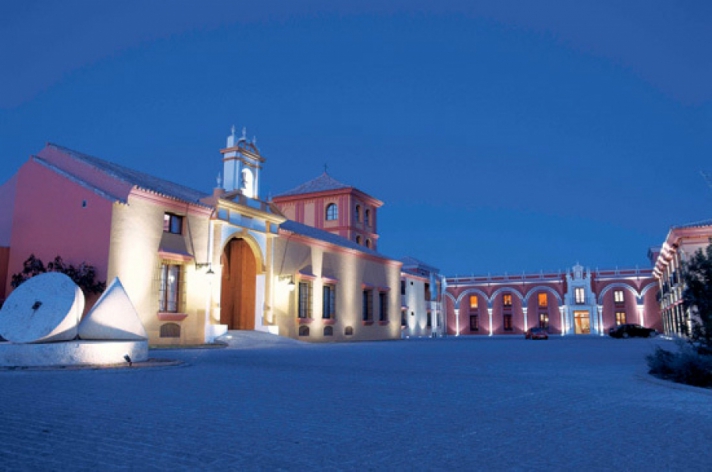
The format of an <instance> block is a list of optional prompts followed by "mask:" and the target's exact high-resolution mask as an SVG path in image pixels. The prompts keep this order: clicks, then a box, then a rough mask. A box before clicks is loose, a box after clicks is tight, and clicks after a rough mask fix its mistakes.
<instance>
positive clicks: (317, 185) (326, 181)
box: [275, 171, 355, 197]
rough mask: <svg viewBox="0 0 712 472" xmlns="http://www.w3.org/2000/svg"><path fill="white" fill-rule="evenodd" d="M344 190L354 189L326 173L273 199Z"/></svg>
mask: <svg viewBox="0 0 712 472" xmlns="http://www.w3.org/2000/svg"><path fill="white" fill-rule="evenodd" d="M345 188H355V187H354V186H353V185H348V184H345V183H343V182H340V181H338V180H336V179H335V178H333V177H332V176H330V175H329V174H328V173H327V172H326V171H324V172H322V173H321V174H320V175H318V176H317V177H315V178H313V179H311V180H308V181H306V182H304V183H303V184H301V185H298V186H297V187H294V188H293V189H291V190H288V191H286V192H283V193H280V194H278V195H275V197H282V196H288V195H301V194H305V193H315V192H326V191H329V190H338V189H345Z"/></svg>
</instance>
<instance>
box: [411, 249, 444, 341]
mask: <svg viewBox="0 0 712 472" xmlns="http://www.w3.org/2000/svg"><path fill="white" fill-rule="evenodd" d="M401 262H403V270H402V271H401V281H400V295H401V309H400V320H401V321H400V323H401V337H403V338H413V337H415V338H417V337H438V336H443V335H444V334H445V319H444V313H443V311H442V294H443V287H444V285H445V284H444V277H443V276H441V275H440V273H439V271H438V269H436V268H434V267H432V266H430V265H428V264H426V263H424V262H422V261H419V260H418V259H415V258H413V257H405V258H403V259H401Z"/></svg>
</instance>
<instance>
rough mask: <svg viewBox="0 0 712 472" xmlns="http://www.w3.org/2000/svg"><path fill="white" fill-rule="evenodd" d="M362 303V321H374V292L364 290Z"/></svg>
mask: <svg viewBox="0 0 712 472" xmlns="http://www.w3.org/2000/svg"><path fill="white" fill-rule="evenodd" d="M361 302H362V306H361V319H363V321H373V290H364V291H363V294H362V296H361Z"/></svg>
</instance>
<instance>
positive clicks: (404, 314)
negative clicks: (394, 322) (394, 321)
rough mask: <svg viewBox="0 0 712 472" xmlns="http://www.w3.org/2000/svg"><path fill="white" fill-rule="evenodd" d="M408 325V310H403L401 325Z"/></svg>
mask: <svg viewBox="0 0 712 472" xmlns="http://www.w3.org/2000/svg"><path fill="white" fill-rule="evenodd" d="M407 325H408V323H407V322H406V311H405V310H401V326H402V327H405V326H407Z"/></svg>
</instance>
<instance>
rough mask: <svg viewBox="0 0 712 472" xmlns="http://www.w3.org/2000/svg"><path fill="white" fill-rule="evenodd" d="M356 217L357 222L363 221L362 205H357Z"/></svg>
mask: <svg viewBox="0 0 712 472" xmlns="http://www.w3.org/2000/svg"><path fill="white" fill-rule="evenodd" d="M355 216H356V221H361V205H356V210H355Z"/></svg>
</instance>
